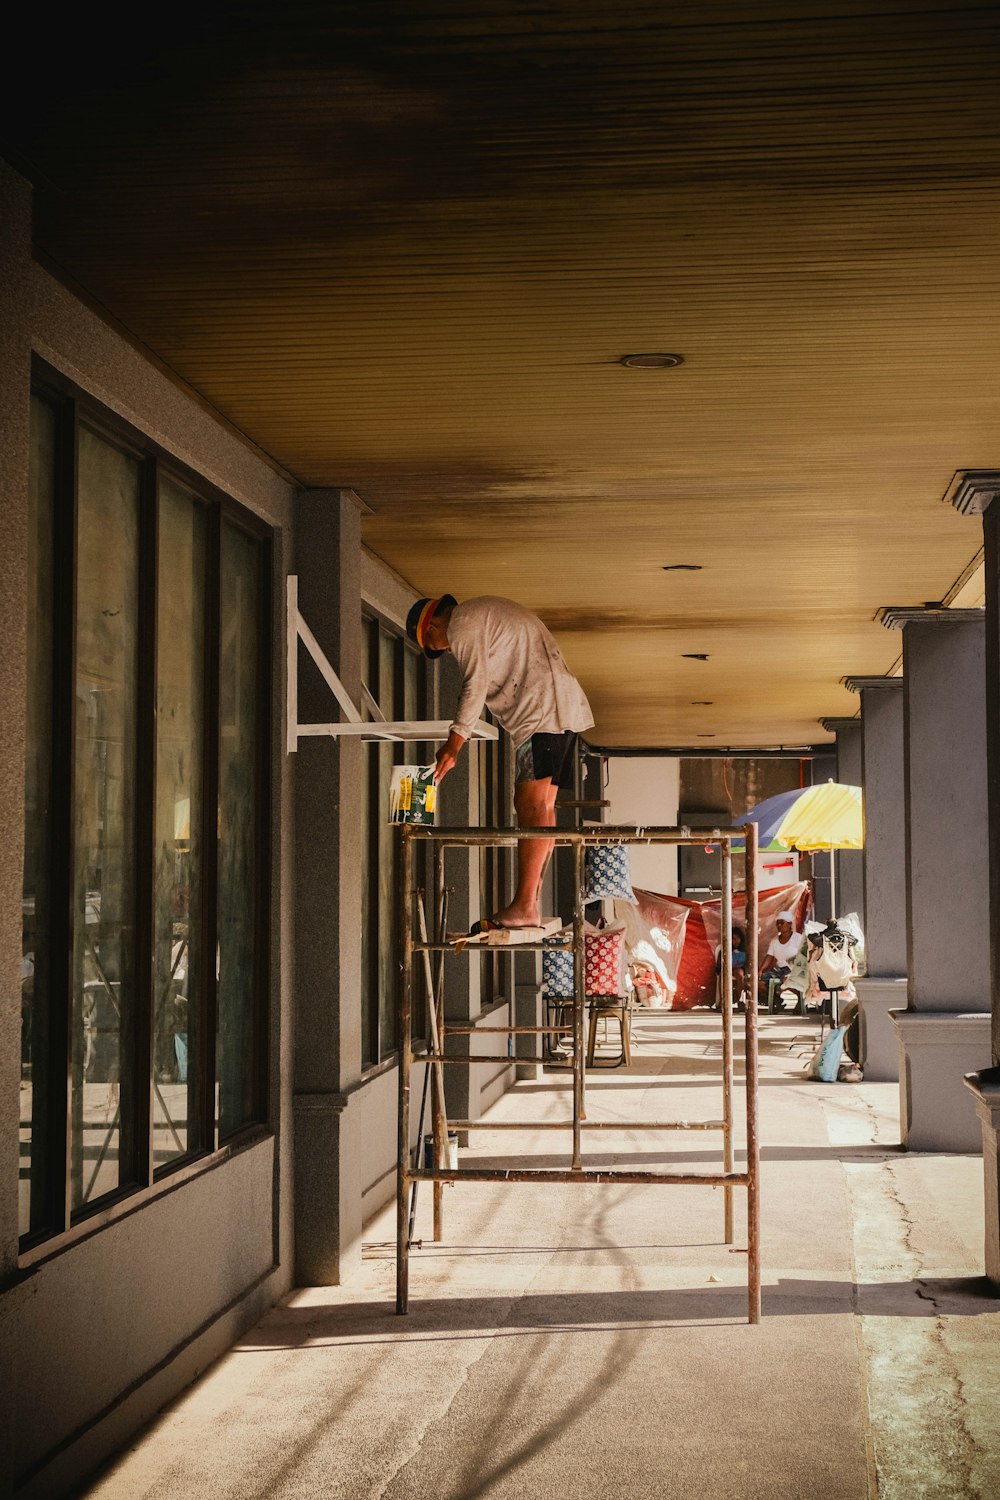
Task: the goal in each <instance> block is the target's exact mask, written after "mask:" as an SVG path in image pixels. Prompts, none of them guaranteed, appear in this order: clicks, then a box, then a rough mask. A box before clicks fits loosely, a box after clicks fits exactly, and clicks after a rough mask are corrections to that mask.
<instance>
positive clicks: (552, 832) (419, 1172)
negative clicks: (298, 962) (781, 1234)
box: [396, 823, 761, 1323]
mask: <svg viewBox="0 0 1000 1500" xmlns="http://www.w3.org/2000/svg"><path fill="white" fill-rule="evenodd" d="M400 833H401V841H402V847H401V858H400V861H399V890H398V899H399V908H400V913H401V931H400V941H401V945H402V955H401V971H402V972H401V983H400V990H399V1023H400V1024H399V1034H400V1060H399V1136H398V1148H399V1149H398V1164H397V1175H396V1312H397V1313H400V1314H402V1313H405V1312H407V1310H408V1307H409V1256H410V1249H411V1246H412V1245H414V1244H417V1245H419V1244H420V1242H419V1241H414V1240H413V1238H412V1235H413V1222H414V1212H415V1199H416V1190H417V1186H418V1184H419V1183H421V1182H430V1183H432V1184H433V1187H434V1239H435V1240H440V1239H441V1234H442V1228H443V1202H442V1199H443V1188H444V1185H445V1184H446V1183H449V1182H500V1183H508V1182H510V1183H516V1182H555V1183H570V1182H590V1183H595V1182H596V1183H612V1184H614V1183H622V1184H635V1185H637V1186H647V1185H650V1184H654V1183H662V1184H672V1183H676V1184H680V1185H686V1186H695V1187H712V1188H720V1187H721V1188H722V1189H723V1197H724V1203H725V1209H724V1233H725V1243H726V1244H729V1245H731V1244H732V1242H733V1189H734V1188H738V1187H743V1188H746V1190H747V1316H748V1320H749V1322H750V1323H759V1322H760V1315H761V1287H760V1281H761V1267H760V1138H759V1131H758V1086H757V974H758V963H757V885H756V856H757V829H756V827H755V825H754V824H752V823H748V824H747V825H746V826H745V827H743V828H741V829H726V830H723V829H712V830H706V829H699V830H698V831H697V832H692V831H691V830H690V829H688V828H620V827H605V826H603V825H602V826H591V827H589V828H583V829H574V830H569V829H562V828H522V829H518V830H516V832H515V831H514V830H511V829H509V828H506V829H483V828H431V827H425V826H420V825H417V824H407V825H403V826H402V827H401V829H400ZM521 839H549V840H552V842H553V843H554V845H555V849H556V852H557V851H558V850H559V849H560V848H567V847H568V848H571V849H572V851H573V860H574V883H573V889H574V892H575V895H574V906H573V935H572V938H571V939H569V940H566V941H563V942H562V943H561V944H558V946H562V947H564V948H567V949H571V950H572V952H573V959H574V962H573V970H574V995H573V1002H572V1005H573V1021H572V1026H571V1027H567V1026H565V1025H562V1026H514V1025H511V1026H485V1027H476V1026H471V1025H463V1026H450V1025H447V1023H446V1021H445V1017H444V983H443V976H444V960H445V956H446V955H448V954H457V953H464V954H468V953H488V954H496V953H497V952H498V951H499V952H509V953H531V952H540V951H544V949H545V948H548V947H550V946H552V945H553V942H552V939H546V940H545V942H528V943H518V944H516V945H515V944H511V945H510V946H503V947H500V948H498V947H497V946H494V945H488V944H485V943H483V944H472V943H469V942H464V943H463V942H462V941H461V940H457V941H456V940H449V939H448V936H447V933H446V930H445V920H446V911H447V891H446V886H445V852H446V850H447V849H449V848H466V849H467V848H483V847H501V846H507V847H509V846H513V845H516V844H517V843H518V842H519V841H520V840H521ZM740 840H742V841H744V861H745V865H744V868H745V872H746V873H745V890H746V914H745V926H746V942H747V955H746V957H747V962H746V971H745V972H746V976H747V985H748V995H747V1002H746V1009H745V1017H746V1026H745V1048H746V1067H745V1075H746V1127H747V1131H746V1133H747V1161H746V1168H745V1170H743V1171H741V1172H740V1171H736V1170H734V1166H733V1004H732V926H733V844H734V843H735V842H737V841H740ZM424 841H426V842H429V843H430V844H431V846H432V849H433V916H434V922H433V938H431V939H428V937H427V935H426V924H425V916H424V913H425V907H424V900H423V896H422V894H420V895H418V893H417V892H416V891H415V890H414V883H413V870H414V850H415V846H416V844H417V843H418V842H424ZM706 842H711V843H712V844H717V845H719V849H720V859H721V863H722V935H721V936H722V965H721V989H722V1079H721V1082H722V1119H721V1120H696V1121H690V1120H661V1121H642V1122H639V1123H634V1122H633V1123H630V1124H628V1125H622V1124H619V1123H618V1122H613V1121H588V1120H587V1118H586V1053H585V1048H584V1016H585V1012H586V1006H587V996H586V984H585V971H584V906H585V894H584V857H585V852H586V849H587V847H588V846H589V845H596V844H619V843H620V844H673V845H680V844H691V845H698V844H705V843H706ZM415 905H416V907H417V912H418V918H419V927H420V935H419V937H415V936H414V923H413V915H414V906H415ZM417 954H420V955H422V961H423V967H424V977H425V982H426V987H427V1000H428V1020H429V1031H430V1046H429V1049H428V1050H427V1052H426V1053H421V1054H420V1056H419V1057H418V1058H416V1059H415V1056H414V1051H413V984H414V978H413V970H414V959H415V957H416V955H417ZM432 954H437V955H439V959H438V972H437V977H436V980H435V977H434V975H433V974H432V963H431V955H432ZM490 1032H497V1033H500V1034H502V1035H505V1036H508V1037H510V1036H523V1035H535V1036H538V1035H543V1036H544V1035H551V1034H553V1033H556V1032H559V1033H561V1034H563V1035H566V1034H568V1033H569V1034H571V1035H572V1038H573V1051H572V1072H573V1089H572V1098H573V1114H572V1119H571V1120H566V1121H550V1120H546V1121H538V1122H532V1121H517V1122H514V1123H511V1122H509V1121H505V1122H498V1121H482V1120H454V1121H451V1122H450V1123H451V1128H452V1129H458V1130H461V1131H470V1130H481V1129H487V1130H489V1129H493V1130H497V1129H501V1130H552V1129H557V1130H571V1131H572V1155H571V1162H570V1166H569V1167H568V1168H565V1169H563V1168H551V1167H511V1168H497V1167H494V1168H465V1169H455V1168H452V1167H449V1166H448V1165H446V1162H447V1154H446V1153H447V1141H448V1130H449V1122H448V1119H447V1114H446V1109H445V1091H444V1071H443V1070H444V1067H445V1065H456V1064H457V1065H462V1064H464V1065H466V1066H472V1065H474V1064H477V1063H511V1062H512V1061H513V1060H514V1059H512V1058H511V1057H510V1056H509V1055H507V1054H504V1055H503V1056H502V1057H501V1056H494V1055H488V1054H487V1055H478V1054H475V1053H470V1052H449V1051H448V1050H447V1038H448V1036H456V1035H466V1036H468V1035H477V1036H478V1035H480V1034H482V1033H490ZM415 1060H417V1061H426V1063H427V1069H428V1075H429V1074H431V1073H433V1079H434V1086H433V1088H432V1090H431V1096H432V1120H433V1141H434V1151H433V1165H432V1166H430V1167H427V1166H424V1165H420V1163H421V1160H422V1156H423V1149H424V1143H423V1104H422V1105H421V1123H420V1129H419V1131H418V1140H417V1162H418V1165H416V1166H414V1165H413V1163H412V1160H411V1147H410V1123H411V1120H410V1074H411V1070H412V1066H413V1063H414V1061H415ZM424 1098H425V1099H426V1079H425V1090H424ZM584 1130H628V1131H636V1130H654V1131H660V1130H711V1131H717V1132H720V1133H721V1135H722V1140H723V1145H722V1170H721V1171H716V1172H640V1171H619V1170H608V1171H598V1170H590V1171H588V1170H587V1169H586V1168H585V1167H584V1165H583V1151H582V1135H583V1131H584Z"/></svg>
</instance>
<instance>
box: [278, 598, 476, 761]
mask: <svg viewBox="0 0 1000 1500" xmlns="http://www.w3.org/2000/svg"><path fill="white" fill-rule="evenodd" d="M285 604H286V611H287V613H286V618H285V652H286V680H287V685H288V687H287V701H286V704H285V714H286V733H285V748H286V750H287V752H288V754H289V755H292V754H293V753H294V752H295V751H296V750H297V749H298V745H299V740H300V739H302V738H303V736H311V737H315V736H318V735H328V736H329V737H330V739H334V740H335V739H342V738H346V737H351V738H355V739H361V740H366V741H377V740H397V741H398V740H446V739H447V738H448V734H449V732H450V730H451V720H449V719H426V720H424V719H395V720H392V721H389V722H387V721H386V719H385V718H384V717H383V714H382V710H381V709H380V708H379V706H378V704H377V703H376V702H375V699H374V698H373V697H372V695H371V693H370V692H369V691H368V689H367V688H366V687H365V686H364V684H363V683H362V686H361V691H362V693H363V694H364V699H365V702H366V703H367V705H368V707H369V709H370V710H371V711H372V712H373V713H374V714H375V715H376V716H377V717H376V718H375V719H374V720H369V721H368V722H364V721H363V720H362V718H361V714H360V712H359V710H358V709H357V707H356V706H355V704H354V703H353V701H352V699H351V696H350V694H349V693H348V691H347V689H346V688H345V687H344V684H343V683H342V682H341V680H340V678H339V677H338V676H337V673H336V672H335V671H334V669H333V667H332V666H331V665H330V662H329V660H328V658H327V656H326V653H325V652H324V650H323V648H322V646H321V645H320V644H319V641H317V639H316V637H315V636H314V635H313V633H312V631H311V630H310V629H309V626H308V625H307V624H306V622H305V620H304V619H303V618H302V615H301V613H300V611H299V580H298V577H297V575H296V574H294V573H290V574H289V575H288V578H287V580H286V585H285ZM299 641H302V643H303V645H304V646H305V648H306V650H307V651H308V652H309V655H310V656H311V657H312V659H313V661H314V662H315V663H316V665H317V667H318V668H319V670H320V673H321V674H322V677H323V681H324V682H325V683H326V685H327V687H328V688H329V689H330V691H331V693H332V694H333V696H334V697H335V698H336V700H337V702H338V703H339V704H340V707H341V709H342V711H343V713H344V715H345V718H344V719H343V720H340V721H339V722H335V723H326V724H300V723H299ZM497 737H498V731H497V728H496V726H495V725H493V724H487V723H486V722H485V721H484V720H483V719H480V720H479V721H478V723H477V724H476V726H475V728H474V729H473V731H472V738H473V739H475V740H495V739H497Z"/></svg>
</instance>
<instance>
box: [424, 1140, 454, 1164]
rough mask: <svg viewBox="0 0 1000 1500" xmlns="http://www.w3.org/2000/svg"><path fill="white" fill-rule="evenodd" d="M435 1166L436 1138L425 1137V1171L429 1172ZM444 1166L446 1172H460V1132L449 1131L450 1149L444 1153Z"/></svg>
mask: <svg viewBox="0 0 1000 1500" xmlns="http://www.w3.org/2000/svg"><path fill="white" fill-rule="evenodd" d="M433 1166H434V1137H433V1136H432V1135H425V1136H424V1170H425V1171H427V1172H429V1171H430V1170H431V1168H432V1167H433ZM442 1166H443V1167H444V1170H445V1171H446V1172H457V1171H458V1132H457V1131H456V1130H449V1132H448V1148H447V1150H446V1151H445V1153H444V1161H443V1162H442Z"/></svg>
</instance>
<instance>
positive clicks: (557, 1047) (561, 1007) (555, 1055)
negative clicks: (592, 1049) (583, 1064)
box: [542, 995, 574, 1068]
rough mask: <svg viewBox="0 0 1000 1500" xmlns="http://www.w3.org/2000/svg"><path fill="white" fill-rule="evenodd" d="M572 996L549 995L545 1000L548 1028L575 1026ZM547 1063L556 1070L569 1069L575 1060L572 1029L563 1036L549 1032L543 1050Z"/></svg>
mask: <svg viewBox="0 0 1000 1500" xmlns="http://www.w3.org/2000/svg"><path fill="white" fill-rule="evenodd" d="M573 1005H574V1000H573V997H572V995H558V996H555V995H549V996H547V997H546V1000H545V1024H546V1026H569V1027H570V1028H572V1025H573ZM542 1051H543V1054H544V1059H543V1060H544V1061H545V1063H546V1064H547V1065H548V1066H550V1067H554V1068H566V1067H569V1065H570V1063H571V1062H572V1059H573V1032H572V1029H571V1030H569V1031H566V1032H563V1034H562V1035H561V1036H558V1035H554V1034H553V1033H552V1032H549V1033H548V1034H547V1035H546V1037H545V1041H544V1045H543V1048H542Z"/></svg>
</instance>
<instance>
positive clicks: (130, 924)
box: [70, 428, 140, 1209]
mask: <svg viewBox="0 0 1000 1500" xmlns="http://www.w3.org/2000/svg"><path fill="white" fill-rule="evenodd" d="M139 476H140V467H139V464H138V462H137V461H136V460H135V459H134V458H132V457H131V456H130V455H129V454H127V453H124V452H122V451H120V450H119V449H118V448H116V447H114V446H113V445H112V444H110V443H108V442H106V441H105V440H104V439H103V438H100V437H98V436H97V435H96V434H95V433H93V432H90V431H89V430H87V429H86V428H83V429H82V430H81V432H80V440H79V491H78V502H77V504H78V509H77V584H76V638H77V639H76V741H75V749H74V800H75V807H76V829H75V834H76V838H75V846H74V869H73V891H74V896H73V915H74V934H75V941H74V953H73V1017H72V1038H71V1045H72V1119H71V1127H70V1161H71V1179H72V1181H71V1202H72V1206H73V1208H74V1209H80V1208H83V1207H85V1206H86V1205H88V1204H90V1203H92V1202H93V1201H94V1200H95V1199H96V1198H99V1197H101V1196H102V1195H103V1194H105V1193H108V1192H112V1191H114V1190H115V1189H116V1188H118V1187H119V1186H120V1185H122V1184H123V1183H126V1182H129V1181H132V1180H134V1177H133V1173H134V1166H135V1162H134V1156H133V1151H134V1145H135V1143H134V1141H133V1140H130V1139H129V1136H130V1128H129V1127H130V1125H131V1122H132V1121H133V1120H134V1118H135V1114H134V1109H133V1101H134V1098H135V1090H136V1087H137V1086H138V1084H139V1080H137V1079H136V1077H135V1070H134V1060H135V1058H134V1054H135V1047H134V1026H135V1016H136V1011H135V1006H136V992H135V915H136V913H135V857H134V848H135V790H136V777H135V770H136V662H137V644H138V526H139ZM123 1121H124V1122H125V1129H124V1130H123V1128H122V1122H123ZM130 1158H131V1159H130Z"/></svg>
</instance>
